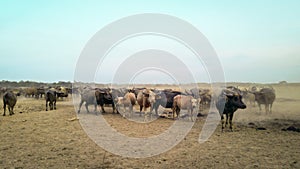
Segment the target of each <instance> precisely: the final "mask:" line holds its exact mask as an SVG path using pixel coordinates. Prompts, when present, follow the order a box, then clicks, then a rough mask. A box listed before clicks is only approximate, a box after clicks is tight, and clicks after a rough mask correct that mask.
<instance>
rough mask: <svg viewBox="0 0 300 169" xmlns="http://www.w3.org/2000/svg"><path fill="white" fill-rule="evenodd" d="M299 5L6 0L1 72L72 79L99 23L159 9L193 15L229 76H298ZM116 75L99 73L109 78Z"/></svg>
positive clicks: (1, 16) (267, 0)
mask: <svg viewBox="0 0 300 169" xmlns="http://www.w3.org/2000/svg"><path fill="white" fill-rule="evenodd" d="M299 6H300V1H297V0H294V1H292V0H287V1H272V0H264V1H261V0H256V1H230V0H228V1H171V0H170V1H161V0H157V1H156V0H152V1H147V2H146V1H126V0H124V1H96V0H95V1H92V0H88V1H83V0H81V1H79V0H78V1H75V0H74V1H73V0H70V1H59V0H54V1H37V0H36V1H30V0H26V1H18V0H10V1H9V0H6V1H5V0H4V1H0V56H1V58H2V59H1V66H0V80H14V81H19V80H34V81H43V82H54V81H73V80H74V70H75V66H76V63H77V59H78V57H79V56H80V53H81V51H82V49H83V48H84V46H85V45H86V43H87V42H88V41H89V39H90V38H92V37H93V35H94V34H95V33H96V32H97V31H99V30H100V29H101V28H103V27H104V26H105V25H107V24H110V23H112V22H114V21H116V20H118V19H121V18H123V17H126V16H130V15H134V14H140V13H161V14H168V15H172V16H175V17H178V18H180V19H183V20H185V21H187V22H189V23H190V24H192V25H194V26H195V27H196V28H197V29H198V30H199V31H201V32H202V33H203V34H204V35H205V36H206V38H207V39H208V41H209V42H210V43H211V45H212V46H213V47H214V49H215V51H216V53H217V54H218V57H219V59H220V61H221V63H222V66H223V69H224V73H225V79H226V81H228V82H233V81H238V82H278V81H282V80H286V81H288V82H300V75H299V74H300V20H299V18H300V10H299ZM185 57H186V58H185V59H186V60H188V56H185ZM183 59H184V58H183ZM187 64H189V63H187ZM191 64H192V63H191ZM113 66H115V65H112V66H111V67H113ZM109 67H110V65H108V68H109ZM201 69H202V68H199V71H201ZM195 71H197V70H195ZM147 74H149V72H148V73H147ZM112 76H113V75H110V74H106V76H103V78H102V77H100V78H97V81H99V82H109V81H110V79H111V78H112ZM162 77H163V76H162ZM149 80H151V81H152V82H153V79H149ZM197 80H198V81H199V82H206V81H207V78H206V77H205V75H203V78H202V77H201V78H197ZM145 82H146V81H145ZM157 82H158V83H159V82H160V81H159V80H157Z"/></svg>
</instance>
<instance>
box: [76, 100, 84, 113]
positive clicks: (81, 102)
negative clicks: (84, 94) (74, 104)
mask: <svg viewBox="0 0 300 169" xmlns="http://www.w3.org/2000/svg"><path fill="white" fill-rule="evenodd" d="M82 104H83V100H81V101H80V103H79V109H78V112H77V113H78V114H79V113H80V108H81V106H82Z"/></svg>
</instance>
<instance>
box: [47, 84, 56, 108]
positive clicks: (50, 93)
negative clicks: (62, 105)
mask: <svg viewBox="0 0 300 169" xmlns="http://www.w3.org/2000/svg"><path fill="white" fill-rule="evenodd" d="M45 100H46V111H48V104H49V107H50V110H53V109H54V110H56V91H55V90H53V89H49V90H47V91H46V93H45Z"/></svg>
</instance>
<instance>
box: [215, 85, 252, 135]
mask: <svg viewBox="0 0 300 169" xmlns="http://www.w3.org/2000/svg"><path fill="white" fill-rule="evenodd" d="M216 107H217V109H218V111H219V113H220V116H221V120H222V131H223V130H224V128H225V126H226V125H228V121H229V128H230V130H231V131H232V119H233V115H234V112H235V111H236V110H237V109H245V108H246V105H245V104H244V103H243V101H242V95H241V91H240V90H239V89H237V88H233V89H232V88H229V89H224V90H222V93H221V94H220V95H219V97H218V99H217V102H216ZM224 115H226V122H225V121H224ZM224 123H225V126H224Z"/></svg>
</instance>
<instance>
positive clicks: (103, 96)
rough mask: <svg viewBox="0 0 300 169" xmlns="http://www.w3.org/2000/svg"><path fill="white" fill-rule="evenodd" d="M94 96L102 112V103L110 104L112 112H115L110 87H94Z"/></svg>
mask: <svg viewBox="0 0 300 169" xmlns="http://www.w3.org/2000/svg"><path fill="white" fill-rule="evenodd" d="M95 96H96V102H97V104H98V105H100V107H101V110H102V112H103V113H105V110H104V104H111V105H112V108H113V113H114V112H115V103H114V99H113V97H112V93H111V90H110V89H106V88H105V89H96V91H95ZM117 113H118V111H117Z"/></svg>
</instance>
